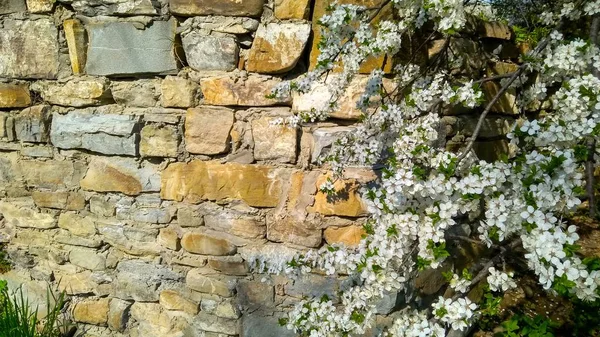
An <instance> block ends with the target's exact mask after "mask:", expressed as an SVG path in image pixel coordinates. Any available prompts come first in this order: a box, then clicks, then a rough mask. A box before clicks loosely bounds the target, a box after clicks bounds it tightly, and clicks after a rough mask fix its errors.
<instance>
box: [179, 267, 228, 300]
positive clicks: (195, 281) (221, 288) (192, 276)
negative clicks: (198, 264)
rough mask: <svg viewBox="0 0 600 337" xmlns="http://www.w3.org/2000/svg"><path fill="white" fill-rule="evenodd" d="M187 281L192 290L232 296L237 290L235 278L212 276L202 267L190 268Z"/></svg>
mask: <svg viewBox="0 0 600 337" xmlns="http://www.w3.org/2000/svg"><path fill="white" fill-rule="evenodd" d="M185 283H186V285H187V286H188V288H190V289H192V290H195V291H198V292H201V293H206V294H214V295H219V296H223V297H231V296H233V294H234V291H235V279H232V278H217V277H211V276H208V275H205V273H204V271H203V270H202V269H200V268H194V269H192V270H190V271H189V272H188V273H187V276H186V278H185Z"/></svg>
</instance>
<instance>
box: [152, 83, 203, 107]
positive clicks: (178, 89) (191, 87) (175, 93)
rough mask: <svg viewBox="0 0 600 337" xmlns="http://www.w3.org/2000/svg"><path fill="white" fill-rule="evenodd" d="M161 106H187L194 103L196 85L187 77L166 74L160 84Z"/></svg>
mask: <svg viewBox="0 0 600 337" xmlns="http://www.w3.org/2000/svg"><path fill="white" fill-rule="evenodd" d="M160 89H161V92H162V96H161V102H162V106H164V107H166V108H189V107H192V106H194V105H195V104H196V93H197V90H198V86H197V85H196V84H194V83H193V82H192V81H190V80H188V79H184V78H181V77H176V76H167V77H166V78H165V79H164V80H162V82H161V84H160Z"/></svg>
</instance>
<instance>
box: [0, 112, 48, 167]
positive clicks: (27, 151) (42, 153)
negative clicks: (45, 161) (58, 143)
mask: <svg viewBox="0 0 600 337" xmlns="http://www.w3.org/2000/svg"><path fill="white" fill-rule="evenodd" d="M1 118H2V117H1V116H0V119H1ZM1 128H2V122H1V121H0V129H1ZM1 133H2V132H1V131H0V134H1ZM22 145H25V144H22ZM28 145H31V146H23V147H21V155H22V156H24V157H34V158H52V157H53V156H54V149H53V148H52V146H45V145H33V144H28Z"/></svg>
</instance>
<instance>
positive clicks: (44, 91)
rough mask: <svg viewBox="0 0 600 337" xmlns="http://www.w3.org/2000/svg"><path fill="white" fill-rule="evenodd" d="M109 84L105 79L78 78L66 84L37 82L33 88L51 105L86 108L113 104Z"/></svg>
mask: <svg viewBox="0 0 600 337" xmlns="http://www.w3.org/2000/svg"><path fill="white" fill-rule="evenodd" d="M109 84H110V82H109V81H108V80H107V79H105V78H96V77H76V78H73V79H71V80H69V81H67V82H65V83H59V82H55V81H43V82H36V83H35V84H33V85H32V86H31V88H32V89H33V90H35V91H38V92H39V93H40V94H41V95H42V97H43V98H44V100H45V101H46V102H48V103H50V104H55V105H62V106H74V107H86V106H94V105H101V104H105V103H110V102H112V95H111V91H110V89H109Z"/></svg>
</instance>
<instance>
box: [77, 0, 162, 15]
mask: <svg viewBox="0 0 600 337" xmlns="http://www.w3.org/2000/svg"><path fill="white" fill-rule="evenodd" d="M153 4H154V3H153V2H152V1H151V0H139V1H130V0H74V1H73V2H72V6H73V9H75V10H76V11H77V12H78V13H81V14H83V15H85V16H100V15H123V16H131V15H156V14H157V9H156V8H155V7H154V5H153Z"/></svg>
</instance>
